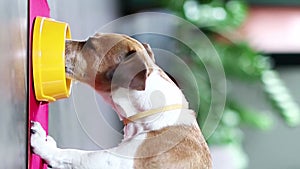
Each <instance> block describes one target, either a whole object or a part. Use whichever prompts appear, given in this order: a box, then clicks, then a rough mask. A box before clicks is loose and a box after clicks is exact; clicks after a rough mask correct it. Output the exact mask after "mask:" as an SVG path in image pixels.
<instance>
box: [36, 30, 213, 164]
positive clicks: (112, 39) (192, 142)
mask: <svg viewBox="0 0 300 169" xmlns="http://www.w3.org/2000/svg"><path fill="white" fill-rule="evenodd" d="M66 74H67V76H68V77H69V78H72V79H74V80H77V81H80V82H83V83H86V84H88V85H90V86H91V87H92V88H94V89H95V90H96V91H97V93H99V94H100V95H101V96H103V97H104V99H105V100H106V101H107V102H108V103H109V104H110V105H111V106H112V107H113V108H114V110H115V111H116V112H117V113H118V115H119V117H120V119H121V120H123V121H124V123H125V127H124V139H123V141H122V142H121V143H120V145H119V146H118V147H115V148H112V149H108V150H100V151H82V150H74V149H60V148H57V146H56V143H55V141H54V140H53V139H52V138H51V137H50V136H46V132H45V131H44V130H43V128H42V127H41V125H40V124H39V123H37V122H32V128H31V131H32V135H31V146H32V148H33V151H34V152H35V153H36V154H38V155H40V156H41V158H43V159H44V160H45V161H46V162H47V163H48V164H49V166H51V167H53V168H72V169H100V168H104V169H109V168H111V169H148V168H149V169H162V168H163V169H196V168H198V169H210V168H212V164H211V157H210V153H209V150H208V147H207V144H206V142H205V139H204V138H203V136H202V133H201V131H200V129H199V127H198V124H197V122H196V118H195V112H194V111H193V110H191V109H189V108H188V102H187V101H186V99H185V97H184V95H183V93H182V91H181V90H180V89H179V88H178V87H177V85H176V84H175V83H174V82H173V81H172V80H170V78H169V77H168V76H167V75H166V74H165V73H164V71H163V70H162V69H160V68H159V67H158V66H157V65H156V64H155V61H154V56H153V53H152V50H151V49H150V47H149V45H147V44H141V43H140V42H138V41H137V40H135V39H132V38H130V37H128V36H126V35H120V34H96V35H94V36H93V37H90V38H89V39H88V40H86V41H71V40H70V41H66Z"/></svg>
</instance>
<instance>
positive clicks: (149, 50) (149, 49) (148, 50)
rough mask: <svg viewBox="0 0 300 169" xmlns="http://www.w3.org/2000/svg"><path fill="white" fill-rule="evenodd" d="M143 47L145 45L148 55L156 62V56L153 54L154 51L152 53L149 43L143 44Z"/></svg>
mask: <svg viewBox="0 0 300 169" xmlns="http://www.w3.org/2000/svg"><path fill="white" fill-rule="evenodd" d="M142 45H143V46H144V48H145V49H146V51H147V53H148V55H149V56H150V58H151V59H152V60H153V62H155V58H154V54H153V51H152V49H151V47H150V45H149V44H147V43H142Z"/></svg>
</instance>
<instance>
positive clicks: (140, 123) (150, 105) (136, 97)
mask: <svg viewBox="0 0 300 169" xmlns="http://www.w3.org/2000/svg"><path fill="white" fill-rule="evenodd" d="M111 97H112V100H113V104H114V108H115V110H116V111H117V113H118V115H119V117H120V119H121V120H124V119H126V118H127V117H130V116H133V115H136V114H138V113H140V112H143V111H147V110H152V109H157V108H162V107H164V106H169V105H174V104H176V105H178V104H180V105H182V107H183V109H176V110H170V111H166V112H163V113H157V114H155V115H150V116H147V117H144V118H141V119H138V120H136V121H134V122H130V123H128V124H127V125H126V126H125V128H124V133H125V139H126V138H130V137H132V136H134V135H137V134H139V133H142V132H146V131H152V130H159V129H162V128H164V127H167V126H172V125H177V124H185V125H192V124H195V114H194V111H192V110H189V109H188V102H187V101H186V99H185V97H184V95H183V93H182V92H181V90H180V89H179V88H178V87H177V86H176V85H175V84H174V83H173V82H172V81H170V80H169V79H168V78H166V75H165V74H162V71H159V70H156V71H153V72H152V73H151V74H150V75H149V77H148V78H147V80H146V88H145V90H143V91H137V90H130V89H125V88H119V89H117V90H116V91H114V92H113V93H112V95H111Z"/></svg>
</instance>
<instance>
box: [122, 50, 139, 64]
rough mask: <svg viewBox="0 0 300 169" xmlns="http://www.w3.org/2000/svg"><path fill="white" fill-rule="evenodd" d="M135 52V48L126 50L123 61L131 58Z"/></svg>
mask: <svg viewBox="0 0 300 169" xmlns="http://www.w3.org/2000/svg"><path fill="white" fill-rule="evenodd" d="M135 52H136V51H135V50H131V51H129V52H127V53H126V55H125V57H124V61H126V60H128V59H130V58H132V56H134V53H135Z"/></svg>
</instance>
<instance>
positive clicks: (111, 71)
mask: <svg viewBox="0 0 300 169" xmlns="http://www.w3.org/2000/svg"><path fill="white" fill-rule="evenodd" d="M114 73H115V69H111V70H108V71H107V72H106V74H105V77H106V78H107V79H109V80H112V78H113V76H114Z"/></svg>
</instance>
